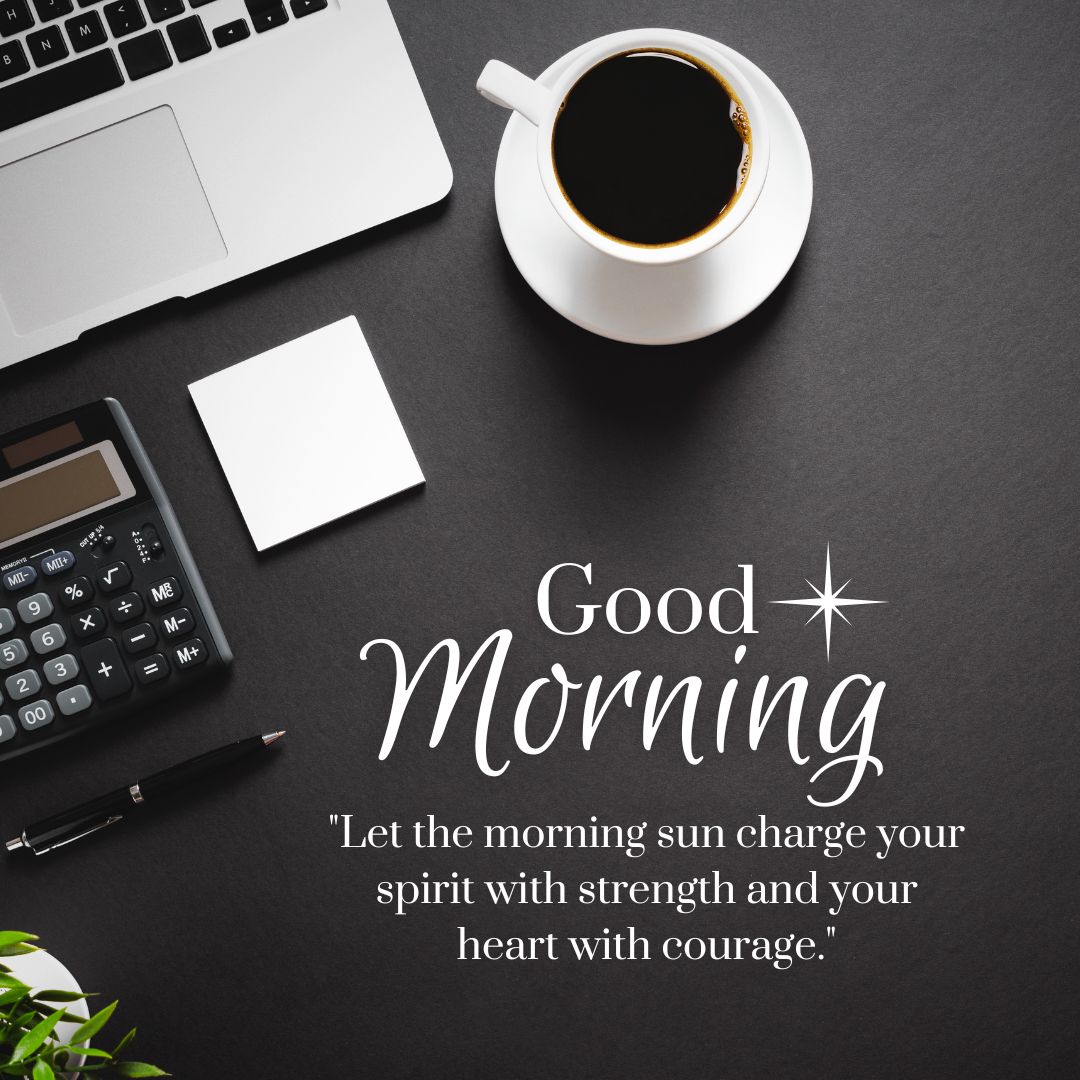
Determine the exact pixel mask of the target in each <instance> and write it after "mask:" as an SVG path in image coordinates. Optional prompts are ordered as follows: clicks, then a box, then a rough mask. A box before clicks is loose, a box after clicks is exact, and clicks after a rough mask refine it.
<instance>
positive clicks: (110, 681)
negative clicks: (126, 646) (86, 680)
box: [83, 638, 131, 701]
mask: <svg viewBox="0 0 1080 1080" xmlns="http://www.w3.org/2000/svg"><path fill="white" fill-rule="evenodd" d="M83 670H84V671H85V672H86V674H87V675H89V676H90V685H91V686H93V688H94V693H96V694H97V696H98V697H99V698H101V700H102V701H111V700H112V699H113V698H118V697H121V696H122V695H124V694H126V693H127V692H128V691H129V690H130V689H131V677H130V676H129V675H128V673H127V668H125V667H124V661H123V660H121V659H120V650H119V649H118V648H117V647H116V642H115V641H113V639H112V638H104V639H103V640H102V641H95V642H94V643H93V645H87V646H86V648H85V649H83Z"/></svg>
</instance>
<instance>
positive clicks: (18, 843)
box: [4, 836, 26, 851]
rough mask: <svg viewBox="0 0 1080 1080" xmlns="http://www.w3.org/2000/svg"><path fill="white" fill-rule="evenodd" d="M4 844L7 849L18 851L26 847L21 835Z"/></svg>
mask: <svg viewBox="0 0 1080 1080" xmlns="http://www.w3.org/2000/svg"><path fill="white" fill-rule="evenodd" d="M4 846H5V847H6V848H7V850H8V851H18V850H19V849H20V848H24V847H26V844H25V843H24V842H23V838H22V837H21V836H16V837H15V839H14V840H9V841H8V842H7V843H6V844H5V845H4Z"/></svg>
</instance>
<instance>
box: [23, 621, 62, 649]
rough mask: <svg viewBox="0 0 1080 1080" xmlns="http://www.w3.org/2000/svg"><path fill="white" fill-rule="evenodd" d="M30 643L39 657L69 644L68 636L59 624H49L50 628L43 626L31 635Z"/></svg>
mask: <svg viewBox="0 0 1080 1080" xmlns="http://www.w3.org/2000/svg"><path fill="white" fill-rule="evenodd" d="M30 643H31V644H32V645H33V646H34V652H36V653H37V654H38V656H44V655H45V654H46V653H51V652H56V650H57V649H62V648H63V647H64V646H65V645H66V644H67V634H65V633H64V628H63V627H62V626H61V625H60V624H59V623H49V625H48V626H43V627H41V629H40V630H35V631H34V632H33V633H32V634H31V635H30Z"/></svg>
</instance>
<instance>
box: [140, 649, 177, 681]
mask: <svg viewBox="0 0 1080 1080" xmlns="http://www.w3.org/2000/svg"><path fill="white" fill-rule="evenodd" d="M168 674H169V661H168V660H166V659H165V657H164V656H162V655H161V653H154V654H153V656H148V657H147V658H146V659H145V660H140V661H139V662H138V663H137V664H136V665H135V678H136V679H138V680H139V685H140V686H147V685H148V684H149V683H152V682H157V681H158V680H159V679H164V678H165V677H166V676H167V675H168Z"/></svg>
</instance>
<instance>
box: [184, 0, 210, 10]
mask: <svg viewBox="0 0 1080 1080" xmlns="http://www.w3.org/2000/svg"><path fill="white" fill-rule="evenodd" d="M188 3H189V4H190V5H191V6H192V7H193V8H197V7H202V6H203V5H205V4H210V3H213V0H188Z"/></svg>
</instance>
